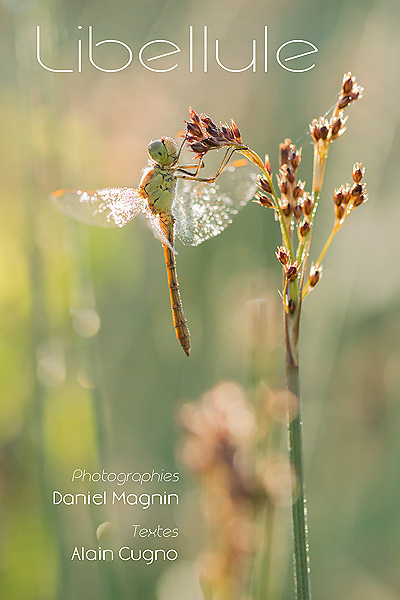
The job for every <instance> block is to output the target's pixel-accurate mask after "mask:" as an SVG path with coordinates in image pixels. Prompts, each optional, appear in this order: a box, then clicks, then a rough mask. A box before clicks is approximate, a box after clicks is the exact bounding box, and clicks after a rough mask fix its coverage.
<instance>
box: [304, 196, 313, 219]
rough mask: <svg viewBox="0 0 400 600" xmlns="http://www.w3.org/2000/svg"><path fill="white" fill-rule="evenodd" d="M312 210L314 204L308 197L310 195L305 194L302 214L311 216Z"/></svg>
mask: <svg viewBox="0 0 400 600" xmlns="http://www.w3.org/2000/svg"><path fill="white" fill-rule="evenodd" d="M313 208H314V202H313V200H312V198H311V196H310V194H305V195H304V198H303V210H304V214H305V215H307V216H309V215H311V213H312V211H313Z"/></svg>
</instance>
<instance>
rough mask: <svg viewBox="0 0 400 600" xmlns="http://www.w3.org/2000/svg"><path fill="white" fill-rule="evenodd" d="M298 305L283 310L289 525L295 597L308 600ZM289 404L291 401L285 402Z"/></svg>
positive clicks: (308, 569)
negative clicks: (288, 398) (289, 311)
mask: <svg viewBox="0 0 400 600" xmlns="http://www.w3.org/2000/svg"><path fill="white" fill-rule="evenodd" d="M300 311H301V305H300V306H299V307H298V308H297V309H296V311H295V313H294V314H293V315H290V314H287V313H285V334H286V335H285V350H286V365H285V366H286V385H287V388H288V390H289V391H290V392H291V393H292V394H294V395H295V396H296V398H297V403H296V404H297V405H296V407H295V408H292V409H290V411H289V458H290V464H291V467H292V469H293V471H294V473H295V475H296V478H295V481H294V483H293V487H292V525H293V542H294V554H293V563H294V574H295V588H296V599H297V600H310V598H311V584H310V564H309V548H308V541H307V534H308V530H307V508H306V494H305V486H304V468H303V434H302V420H301V400H300V378H299V361H298V350H297V344H298V334H299V323H300ZM289 404H290V405H291V404H292V403H289Z"/></svg>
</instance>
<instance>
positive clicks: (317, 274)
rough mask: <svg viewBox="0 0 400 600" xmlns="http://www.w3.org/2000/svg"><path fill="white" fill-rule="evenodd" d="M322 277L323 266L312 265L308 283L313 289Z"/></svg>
mask: <svg viewBox="0 0 400 600" xmlns="http://www.w3.org/2000/svg"><path fill="white" fill-rule="evenodd" d="M321 277H322V266H321V265H314V264H312V265H311V269H310V274H309V276H308V283H309V285H310V287H311V288H313V287H315V286H316V285H317V283H318V281H319V280H320V279H321Z"/></svg>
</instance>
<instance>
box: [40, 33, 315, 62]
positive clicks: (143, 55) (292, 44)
mask: <svg viewBox="0 0 400 600" xmlns="http://www.w3.org/2000/svg"><path fill="white" fill-rule="evenodd" d="M77 28H78V30H80V31H81V30H83V27H82V25H78V27H77ZM82 33H83V31H82ZM188 33H189V35H188V41H187V43H186V44H185V45H184V46H182V47H181V46H179V45H178V44H176V43H175V42H173V41H170V40H165V39H156V40H151V41H149V42H147V43H145V44H144V45H143V46H141V48H140V49H139V51H138V53H137V59H138V61H139V64H140V65H141V66H142V67H144V68H145V69H147V70H149V71H152V72H154V73H166V72H169V71H174V70H175V69H177V68H179V67H183V68H186V69H187V71H188V72H189V73H193V72H194V71H195V70H201V71H203V72H204V73H207V71H208V69H209V66H210V64H211V62H214V61H215V64H216V65H217V68H220V69H223V70H224V71H228V72H230V73H243V72H244V71H252V72H254V73H255V72H256V71H257V70H259V69H262V70H263V71H264V72H265V73H267V72H268V65H269V47H268V26H264V34H263V41H262V42H260V41H259V40H256V39H253V40H251V44H250V52H249V55H250V56H251V59H250V62H247V64H246V61H248V57H245V58H244V59H243V62H244V63H245V66H242V65H236V64H235V65H234V64H232V63H233V62H236V61H237V60H238V59H237V57H235V58H234V60H233V59H232V57H229V56H228V58H226V59H224V61H222V59H221V54H223V52H221V43H220V40H218V39H215V40H213V42H211V39H210V36H209V31H208V26H207V25H204V26H203V28H202V31H201V34H200V35H201V40H202V48H201V56H198V55H197V54H198V53H197V51H195V47H194V40H195V36H196V35H198V34H199V32H198V31H197V30H195V28H194V27H193V26H192V25H190V26H189V32H188ZM45 35H46V32H43V31H42V29H41V26H40V25H37V27H36V58H37V61H38V63H39V65H40V66H41V67H42V68H43V69H46V71H51V72H52V73H74V72H77V73H82V71H83V69H84V67H86V64H84V63H85V60H86V58H85V56H87V57H88V61H89V64H90V65H91V67H94V68H95V69H97V70H98V71H103V72H105V73H116V72H118V71H123V70H124V69H127V68H128V67H129V66H130V65H131V63H132V62H134V53H133V50H132V48H131V47H130V46H129V45H128V44H127V43H125V42H123V41H121V40H115V39H107V40H100V41H97V42H94V33H93V26H92V25H89V27H88V31H87V45H86V43H85V44H84V41H83V39H81V37H80V38H79V39H78V40H77V58H76V59H75V62H74V64H73V61H72V60H71V64H69V66H70V67H72V66H73V68H63V69H61V68H55V67H56V65H52V66H49V60H48V58H45V57H44V52H43V49H42V43H43V39H42V38H43V37H44V36H45ZM104 44H110V45H111V47H110V52H112V51H113V50H115V48H116V47H119V48H121V47H122V48H123V52H124V53H125V57H124V60H125V62H124V63H123V64H122V65H121V64H120V65H119V66H116V67H115V68H113V69H110V68H105V67H103V66H101V65H100V64H99V60H98V59H97V61H96V59H95V51H94V49H95V48H96V47H99V46H102V45H104ZM85 46H87V47H86V48H85V51H84V47H85ZM86 51H87V54H86ZM316 52H318V48H317V47H316V46H315V45H314V44H313V43H312V42H309V41H307V40H303V39H295V40H289V41H286V42H284V43H283V44H281V45H280V46H279V48H278V49H277V50H276V51H275V59H276V61H277V63H278V65H279V66H280V67H282V68H283V69H285V70H286V71H291V72H292V73H304V72H306V71H310V70H311V69H313V68H314V67H315V63H313V62H312V55H313V54H315V53H316ZM181 53H182V54H183V60H182V59H181V60H180V62H178V58H177V57H176V56H174V55H178V54H181ZM307 56H309V59H308V64H307V65H305V63H304V60H303V61H302V62H301V63H299V62H297V63H296V61H298V60H299V59H302V58H303V59H304V57H307ZM118 60H119V59H118ZM305 60H306V62H307V59H305ZM156 61H161V62H160V63H158V62H156ZM175 61H176V62H175ZM171 63H172V64H171ZM225 63H229V64H225ZM200 64H201V67H200V66H199V65H200ZM296 64H297V68H296ZM157 65H158V66H157ZM167 65H168V66H167ZM195 65H196V66H195ZM260 65H262V66H260Z"/></svg>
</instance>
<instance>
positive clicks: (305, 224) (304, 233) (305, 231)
mask: <svg viewBox="0 0 400 600" xmlns="http://www.w3.org/2000/svg"><path fill="white" fill-rule="evenodd" d="M310 230H311V225H310V223H309V221H308V220H307V219H306V220H305V221H303V223H302V225H301V227H300V235H301V237H303V238H304V237H307V235H308V234H309V233H310Z"/></svg>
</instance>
